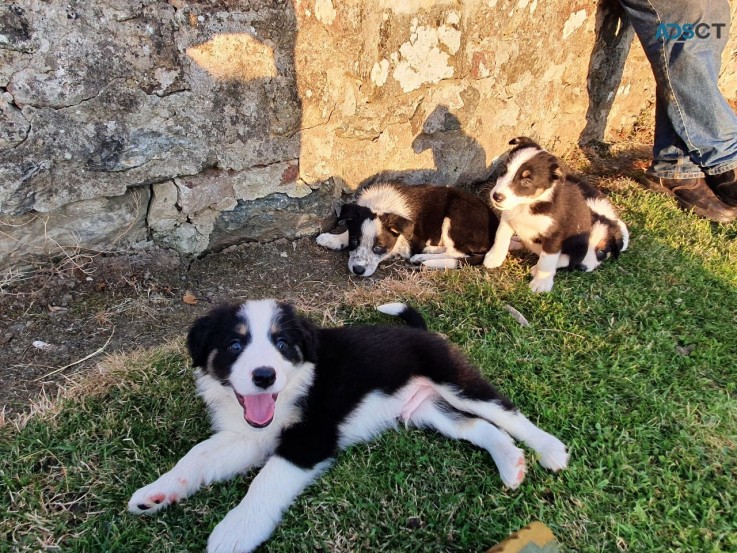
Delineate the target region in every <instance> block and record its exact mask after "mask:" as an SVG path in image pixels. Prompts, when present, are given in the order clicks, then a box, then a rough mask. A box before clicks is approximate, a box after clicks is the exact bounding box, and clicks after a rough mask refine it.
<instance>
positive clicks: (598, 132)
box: [578, 0, 635, 145]
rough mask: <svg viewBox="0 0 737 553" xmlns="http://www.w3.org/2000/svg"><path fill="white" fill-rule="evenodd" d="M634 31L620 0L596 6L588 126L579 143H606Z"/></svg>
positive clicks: (601, 1)
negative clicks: (610, 116) (610, 118)
mask: <svg viewBox="0 0 737 553" xmlns="http://www.w3.org/2000/svg"><path fill="white" fill-rule="evenodd" d="M634 36H635V31H634V29H633V28H632V25H630V24H629V20H628V18H627V14H626V13H625V11H624V10H623V9H622V6H621V4H620V3H619V2H618V1H617V0H599V2H598V3H597V6H596V39H595V42H594V49H593V50H592V52H591V58H590V59H589V69H588V74H587V78H586V89H587V91H588V97H589V105H588V108H587V110H586V126H585V127H584V129H583V131H582V132H581V134H580V136H579V139H578V143H579V145H584V144H592V143H593V144H600V145H603V142H604V133H605V131H606V124H607V118H608V117H609V113H610V112H611V109H612V104H613V103H614V98H615V97H616V93H617V89H618V88H619V85H620V83H621V82H622V74H623V72H624V64H625V61H626V60H627V55H628V54H629V51H630V47H631V46H632V40H633V38H634Z"/></svg>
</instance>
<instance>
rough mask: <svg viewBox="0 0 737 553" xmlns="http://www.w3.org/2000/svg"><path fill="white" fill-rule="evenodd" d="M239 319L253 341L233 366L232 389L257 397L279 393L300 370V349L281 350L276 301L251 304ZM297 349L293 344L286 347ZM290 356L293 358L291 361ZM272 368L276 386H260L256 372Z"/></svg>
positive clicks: (231, 375) (246, 346)
mask: <svg viewBox="0 0 737 553" xmlns="http://www.w3.org/2000/svg"><path fill="white" fill-rule="evenodd" d="M238 316H239V317H242V318H243V319H244V321H246V322H247V326H248V332H249V336H250V340H249V341H248V343H247V344H245V346H244V347H243V350H242V351H241V353H240V355H239V356H238V358H237V359H236V360H235V362H234V363H233V365H232V367H231V372H230V377H229V381H230V384H231V386H232V387H233V389H234V390H235V391H236V392H237V393H238V394H240V395H242V396H249V395H256V394H264V393H270V394H278V393H279V392H281V391H282V390H283V389H284V387H285V386H286V384H287V381H288V380H289V379H290V378H291V376H292V374H293V373H294V372H295V371H296V370H297V369H298V364H299V363H296V362H298V361H299V357H301V353H299V351H298V350H294V349H293V351H292V355H289V353H290V352H289V351H287V350H286V349H285V350H284V351H280V350H279V349H278V347H277V344H278V341H279V335H280V326H279V318H280V316H281V310H280V309H279V306H278V305H277V304H276V302H275V301H274V300H259V301H249V302H247V303H245V304H243V306H242V307H241V309H240V311H239V312H238ZM287 345H288V346H289V347H290V348H295V346H294V344H287ZM288 357H291V359H289V358H288ZM264 367H267V368H271V369H274V372H275V380H274V383H273V384H271V385H270V386H268V387H267V388H262V387H259V386H257V385H256V384H255V383H254V380H253V372H254V370H256V369H258V368H264Z"/></svg>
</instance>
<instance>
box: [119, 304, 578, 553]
mask: <svg viewBox="0 0 737 553" xmlns="http://www.w3.org/2000/svg"><path fill="white" fill-rule="evenodd" d="M379 310H380V311H382V312H384V313H388V314H392V315H398V316H399V317H401V318H402V319H404V320H405V321H406V322H407V323H408V324H409V325H410V326H353V327H341V328H319V327H317V326H315V325H314V324H312V323H311V322H309V321H308V320H306V319H304V318H302V317H301V316H299V315H298V314H296V313H295V311H294V309H293V308H292V307H291V306H290V305H288V304H284V303H278V302H276V301H274V300H260V301H247V302H245V303H243V304H239V305H228V306H224V307H220V308H217V309H215V310H213V311H212V312H210V313H209V314H208V315H206V316H205V317H202V318H200V319H198V320H197V321H195V323H194V325H193V326H192V328H191V330H190V331H189V336H188V339H187V342H188V346H189V351H190V354H191V356H192V362H193V365H194V366H196V367H199V369H198V371H197V388H198V391H199V394H200V396H201V397H202V398H203V399H204V400H205V402H206V403H207V405H208V407H209V409H210V415H211V419H212V425H213V428H214V431H215V433H214V434H213V435H212V436H211V437H210V438H209V439H207V440H205V441H204V442H201V443H200V444H198V445H196V446H195V447H194V448H192V450H191V451H190V452H189V453H187V454H186V455H185V456H184V457H183V458H182V459H181V460H180V461H179V462H178V463H177V464H176V465H175V466H174V468H173V469H171V470H170V471H169V472H167V473H165V474H164V475H163V476H161V477H159V478H158V480H156V481H155V482H153V483H152V484H149V485H148V486H145V487H143V488H141V489H139V490H138V491H137V492H135V493H134V494H133V497H132V498H131V500H130V502H129V503H128V509H129V510H130V511H131V512H133V513H154V512H156V511H159V510H161V509H163V508H164V507H166V506H168V505H171V504H172V503H174V502H177V501H180V500H182V499H184V498H186V497H187V496H189V495H191V494H193V493H195V492H196V491H197V490H198V489H199V488H200V487H202V486H206V485H208V484H210V483H212V482H217V481H218V480H224V479H228V478H232V477H233V476H236V475H238V474H241V473H243V472H245V471H247V470H249V469H251V468H253V467H263V468H262V469H261V470H260V471H259V473H258V474H257V475H256V477H255V478H254V479H253V482H252V483H251V486H250V488H249V489H248V493H247V494H246V496H245V498H244V499H243V500H242V501H241V502H240V504H239V505H237V506H236V507H235V508H234V509H233V510H231V511H230V512H229V513H228V514H227V516H226V517H225V518H224V519H223V520H222V521H221V522H220V523H219V524H218V525H217V526H216V527H215V529H214V530H213V532H212V534H211V535H210V538H209V540H208V547H207V550H208V551H209V552H210V553H215V552H218V553H225V552H228V553H233V552H236V551H237V552H239V553H242V552H248V551H253V550H254V549H255V548H256V547H257V546H258V545H259V544H260V543H262V542H263V541H265V540H267V539H268V538H269V536H270V535H271V533H272V532H273V531H274V528H276V526H277V524H278V523H279V521H280V520H281V517H282V514H283V512H284V511H285V510H286V509H287V508H288V507H289V506H290V505H291V503H292V502H293V501H294V499H295V498H296V497H297V496H298V495H299V494H300V493H301V492H302V490H304V488H305V487H306V486H308V485H309V484H310V483H311V482H312V481H313V480H314V479H315V478H317V477H318V476H319V475H320V473H322V472H323V471H325V470H326V469H327V468H328V467H329V466H330V464H331V463H332V462H333V460H334V459H335V457H336V455H337V454H338V452H339V451H340V450H342V449H345V448H346V447H348V446H350V445H351V444H355V443H357V442H363V441H366V440H370V439H372V438H374V437H376V436H378V435H379V434H380V433H382V432H383V431H384V430H387V429H389V428H396V427H398V426H399V425H400V423H401V424H403V425H404V426H407V427H409V426H414V427H418V428H428V429H433V430H436V431H438V432H440V433H441V434H443V435H445V436H447V437H449V438H453V439H464V440H468V441H469V442H471V443H473V444H475V445H477V446H478V447H481V448H483V449H486V450H487V451H488V452H489V453H490V454H491V456H492V458H493V460H494V462H495V463H496V466H497V467H498V469H499V472H500V474H501V478H502V481H503V482H504V484H506V485H507V486H509V487H511V488H515V487H517V486H519V484H520V482H522V479H523V478H524V474H525V461H524V453H523V451H522V450H521V449H518V448H517V446H516V445H515V443H514V441H513V439H512V438H514V439H517V440H520V441H522V442H523V443H525V444H526V445H528V446H529V447H531V448H532V449H534V450H535V451H536V452H537V453H538V454H539V455H540V463H541V464H542V465H543V466H544V467H546V468H548V469H550V470H553V471H558V470H561V469H564V468H565V467H566V465H567V463H568V454H567V453H566V448H565V446H564V445H563V443H561V442H560V440H558V439H557V438H555V437H554V436H552V435H550V434H548V433H547V432H544V431H543V430H541V429H540V428H538V427H537V426H535V425H534V424H533V423H532V422H530V421H529V420H528V419H527V418H525V416H524V415H522V414H521V413H520V412H519V411H518V410H517V409H516V408H515V407H514V406H513V405H512V403H511V402H510V401H509V399H507V398H506V397H504V396H503V395H501V394H500V393H499V392H497V391H496V389H494V387H493V386H492V385H491V384H489V383H488V382H487V381H486V380H484V379H483V378H482V377H481V375H480V374H479V372H478V370H477V369H476V368H475V367H473V366H472V365H471V363H470V362H469V361H468V359H466V358H465V357H464V356H463V354H462V353H461V352H460V351H459V350H458V349H456V348H454V347H453V346H451V345H450V344H449V343H448V342H447V341H446V340H445V339H443V338H441V337H440V336H438V335H436V334H433V333H431V332H427V331H426V330H424V328H425V322H424V320H423V319H422V316H421V315H420V314H419V313H418V312H416V311H414V310H413V309H410V308H408V307H406V306H405V305H403V304H387V305H384V306H381V307H380V308H379Z"/></svg>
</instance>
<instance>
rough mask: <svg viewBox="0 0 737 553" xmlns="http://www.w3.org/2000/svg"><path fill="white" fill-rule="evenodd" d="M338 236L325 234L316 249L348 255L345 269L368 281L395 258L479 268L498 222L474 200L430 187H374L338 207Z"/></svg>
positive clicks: (365, 189)
mask: <svg viewBox="0 0 737 553" xmlns="http://www.w3.org/2000/svg"><path fill="white" fill-rule="evenodd" d="M338 222H339V224H342V225H345V226H346V227H347V230H346V231H345V232H343V233H341V234H332V233H324V234H321V235H319V236H318V237H317V243H318V244H320V245H321V246H324V247H326V248H330V249H333V250H342V249H346V248H347V249H348V250H349V251H350V255H349V258H348V268H349V270H350V271H351V273H353V274H354V275H359V276H370V275H372V274H373V273H374V271H376V268H377V267H378V265H379V263H381V262H382V261H383V260H385V259H387V258H389V257H392V256H399V257H403V258H404V259H409V260H410V261H411V262H412V263H421V264H423V265H425V266H427V267H432V268H446V269H452V268H456V267H459V266H460V265H461V264H481V262H482V261H483V257H484V255H485V254H486V252H488V251H489V248H491V245H492V244H493V242H494V235H495V234H496V229H497V225H498V219H497V216H496V215H495V214H494V212H493V211H492V210H491V209H490V208H489V206H488V205H487V204H486V203H485V202H484V201H483V200H482V199H481V198H479V197H477V196H474V195H472V194H469V193H466V192H463V191H460V190H458V189H455V188H448V187H444V186H433V185H404V184H398V183H376V184H372V185H369V186H367V187H366V188H364V189H363V190H361V191H360V192H359V195H358V199H357V200H356V203H355V204H347V205H345V206H343V208H342V210H341V212H340V217H339V221H338Z"/></svg>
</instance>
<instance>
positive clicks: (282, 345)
mask: <svg viewBox="0 0 737 553" xmlns="http://www.w3.org/2000/svg"><path fill="white" fill-rule="evenodd" d="M275 345H276V349H278V350H279V351H282V352H284V351H287V350H288V349H289V344H288V343H287V341H286V340H285V339H284V338H279V339H278V340H277V341H276V344H275Z"/></svg>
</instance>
